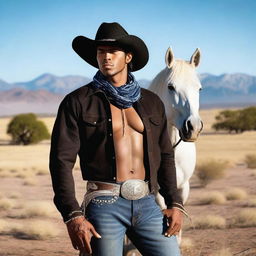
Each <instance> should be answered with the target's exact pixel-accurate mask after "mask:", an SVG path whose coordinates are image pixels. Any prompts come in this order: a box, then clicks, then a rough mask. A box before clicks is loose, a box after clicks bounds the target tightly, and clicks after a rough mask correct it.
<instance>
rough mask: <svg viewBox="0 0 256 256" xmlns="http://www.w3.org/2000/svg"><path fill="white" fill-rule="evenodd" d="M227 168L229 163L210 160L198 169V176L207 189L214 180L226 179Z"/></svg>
mask: <svg viewBox="0 0 256 256" xmlns="http://www.w3.org/2000/svg"><path fill="white" fill-rule="evenodd" d="M226 167H227V162H224V161H216V160H208V161H206V162H204V163H202V164H200V165H198V166H197V167H196V175H197V177H198V178H199V180H200V182H201V184H202V186H204V187H205V186H206V185H207V184H209V183H210V182H211V181H212V180H215V179H220V178H222V177H224V175H225V169H226Z"/></svg>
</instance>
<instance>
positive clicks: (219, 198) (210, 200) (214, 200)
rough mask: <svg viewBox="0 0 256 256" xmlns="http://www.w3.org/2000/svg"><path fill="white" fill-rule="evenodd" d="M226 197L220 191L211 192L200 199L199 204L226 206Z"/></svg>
mask: <svg viewBox="0 0 256 256" xmlns="http://www.w3.org/2000/svg"><path fill="white" fill-rule="evenodd" d="M225 202H226V198H225V196H224V195H223V194H222V193H221V192H219V191H211V192H208V193H207V194H206V195H204V196H202V197H201V198H199V204H202V205H204V204H224V203H225Z"/></svg>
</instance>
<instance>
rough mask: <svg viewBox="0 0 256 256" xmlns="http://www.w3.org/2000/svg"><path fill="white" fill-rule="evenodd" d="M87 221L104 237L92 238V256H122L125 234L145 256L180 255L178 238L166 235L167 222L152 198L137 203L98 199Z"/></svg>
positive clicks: (118, 198)
mask: <svg viewBox="0 0 256 256" xmlns="http://www.w3.org/2000/svg"><path fill="white" fill-rule="evenodd" d="M86 218H87V219H88V220H89V221H90V222H91V223H92V225H93V226H94V227H95V229H96V231H97V232H98V233H99V234H100V235H101V237H102V238H101V239H98V238H95V237H92V240H91V246H92V251H93V254H92V255H97V256H121V255H122V252H123V241H124V236H125V234H127V236H128V238H129V239H130V240H131V241H132V242H133V244H134V245H135V246H136V247H137V249H138V250H139V251H140V253H141V254H142V255H146V256H151V255H152V256H156V255H159V256H167V255H168V256H179V255H180V251H179V246H178V243H177V238H176V236H174V235H173V236H171V237H165V236H164V235H163V234H164V232H165V231H166V229H167V221H166V219H165V218H164V217H163V214H162V211H161V210H160V207H159V206H158V205H157V203H156V202H155V197H154V195H152V194H150V195H148V196H145V197H143V198H141V199H139V200H134V201H131V200H127V199H124V198H122V197H112V196H99V197H97V198H95V199H94V200H92V201H91V202H90V203H89V205H88V206H87V208H86Z"/></svg>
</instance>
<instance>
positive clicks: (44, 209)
mask: <svg viewBox="0 0 256 256" xmlns="http://www.w3.org/2000/svg"><path fill="white" fill-rule="evenodd" d="M55 214H56V209H55V207H54V206H53V204H52V203H50V202H45V201H37V202H31V203H28V204H26V205H25V206H24V209H23V210H22V211H20V212H19V214H18V215H16V216H15V217H18V218H33V217H51V216H53V215H55Z"/></svg>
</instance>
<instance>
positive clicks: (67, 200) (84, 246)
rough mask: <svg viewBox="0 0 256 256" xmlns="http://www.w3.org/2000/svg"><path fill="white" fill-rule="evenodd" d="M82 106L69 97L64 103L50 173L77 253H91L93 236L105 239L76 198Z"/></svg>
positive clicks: (56, 128) (58, 117) (54, 142)
mask: <svg viewBox="0 0 256 256" xmlns="http://www.w3.org/2000/svg"><path fill="white" fill-rule="evenodd" d="M79 113H80V110H79V106H78V102H77V101H75V99H74V98H73V99H71V97H70V96H69V95H68V96H66V97H65V98H64V100H63V101H62V102H61V104H60V107H59V110H58V114H57V118H56V121H55V124H54V127H53V131H52V138H51V151H50V171H51V177H52V185H53V190H54V193H55V195H54V203H55V205H56V207H57V209H58V210H59V211H60V213H61V215H62V217H63V220H64V222H65V223H66V225H67V230H68V234H69V237H70V240H71V242H72V245H73V247H74V249H76V250H80V251H81V252H84V251H85V252H87V253H91V252H92V249H91V246H90V240H91V235H93V236H95V237H97V238H101V236H100V235H99V234H98V233H97V232H96V230H95V229H94V227H93V225H92V224H91V223H90V222H89V221H87V220H86V219H85V217H84V216H83V213H82V211H81V209H80V206H79V204H78V202H77V200H76V197H75V184H74V178H73V175H72V169H73V167H74V164H75V162H76V157H77V154H78V152H79V149H80V138H79V128H78V120H79Z"/></svg>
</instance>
